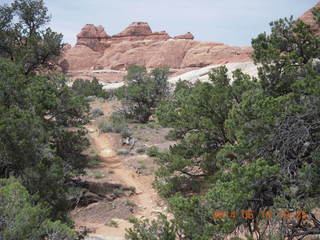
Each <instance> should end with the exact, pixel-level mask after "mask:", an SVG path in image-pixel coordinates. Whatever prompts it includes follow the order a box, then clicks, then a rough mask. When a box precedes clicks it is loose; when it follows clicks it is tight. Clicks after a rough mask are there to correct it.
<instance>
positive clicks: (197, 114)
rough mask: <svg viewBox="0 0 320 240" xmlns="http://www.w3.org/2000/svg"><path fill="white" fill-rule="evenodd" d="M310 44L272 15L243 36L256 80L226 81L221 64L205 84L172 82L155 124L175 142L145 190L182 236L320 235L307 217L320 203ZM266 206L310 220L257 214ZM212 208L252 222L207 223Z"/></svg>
mask: <svg viewBox="0 0 320 240" xmlns="http://www.w3.org/2000/svg"><path fill="white" fill-rule="evenodd" d="M313 12H314V13H315V15H316V16H315V18H316V20H318V18H319V9H314V11H313ZM319 41H320V40H319V38H318V37H316V36H315V35H314V34H313V32H312V30H311V29H310V27H309V26H308V25H306V24H305V23H303V22H301V21H300V20H297V21H293V20H292V19H280V20H278V21H275V22H273V23H271V34H269V35H268V34H266V33H264V34H260V35H259V36H258V37H257V38H255V39H253V40H252V46H253V48H254V54H253V57H254V60H255V62H256V63H257V64H259V65H258V66H259V76H258V78H257V79H254V78H253V79H251V78H250V77H249V76H247V75H245V74H243V73H241V71H239V70H237V71H235V72H234V73H233V81H231V79H229V78H228V76H227V70H226V68H225V67H220V68H217V69H215V70H213V71H212V73H211V74H210V80H211V82H208V83H200V82H196V83H195V84H188V83H186V82H179V83H178V85H177V87H176V90H175V91H174V93H173V94H172V96H170V98H169V100H168V101H165V102H162V103H161V104H160V107H159V109H158V110H157V112H156V115H157V118H158V120H159V122H160V123H161V124H162V125H163V126H166V127H171V128H173V130H172V131H171V133H170V135H171V136H174V137H175V139H177V140H178V143H177V144H176V145H174V146H172V147H170V149H169V151H168V152H167V153H161V154H158V156H157V157H158V163H159V165H160V168H159V169H158V171H157V172H156V175H157V178H156V181H155V182H154V185H155V187H156V188H157V189H158V191H159V193H160V194H161V195H162V196H164V197H167V198H169V203H170V211H171V212H172V213H173V214H174V217H175V224H176V226H177V227H178V229H179V231H181V232H182V233H183V234H184V236H186V239H212V238H213V239H224V238H225V237H226V235H228V234H230V233H234V231H235V230H236V229H237V228H244V229H246V230H247V231H248V233H249V234H248V236H247V238H248V239H252V236H259V239H284V238H288V239H293V238H294V237H298V238H300V237H301V238H303V237H305V236H307V235H316V234H319V233H320V229H319V226H317V224H314V223H316V222H318V221H319V219H318V217H317V216H314V215H312V214H311V213H310V212H311V210H313V209H315V208H317V206H318V202H319V199H320V191H319V190H318V187H317V186H318V185H319V183H320V177H319V174H318V172H319V170H320V162H319V156H320V155H319V152H320V151H319V144H320V127H319V122H320V112H319V108H318V107H317V106H319V104H320V67H319V66H320V64H319V61H318V60H317V59H318V58H319V53H320V52H319V49H320V48H319ZM197 183H198V186H199V188H200V189H199V190H198V191H196V190H197V189H195V188H192V187H191V186H193V185H194V184H197ZM176 192H179V193H180V194H179V195H175V196H174V197H172V195H173V194H174V193H176ZM270 209H271V210H274V211H278V210H279V209H293V210H295V211H296V210H305V211H306V212H307V214H308V216H309V218H310V219H311V220H312V221H308V222H307V221H304V220H301V221H300V220H299V219H298V218H296V219H294V220H292V219H291V221H283V219H281V217H279V215H276V216H275V218H273V219H272V220H266V219H261V218H259V217H258V216H259V212H261V211H262V210H270ZM213 210H224V211H229V212H230V211H232V210H236V211H243V210H251V211H253V213H254V216H255V217H254V218H253V219H245V220H243V219H239V218H238V219H235V218H232V219H231V218H225V219H223V220H214V219H211V218H210V216H208V214H209V213H210V212H212V211H213ZM238 213H239V212H238ZM289 222H290V223H289ZM198 230H199V231H198Z"/></svg>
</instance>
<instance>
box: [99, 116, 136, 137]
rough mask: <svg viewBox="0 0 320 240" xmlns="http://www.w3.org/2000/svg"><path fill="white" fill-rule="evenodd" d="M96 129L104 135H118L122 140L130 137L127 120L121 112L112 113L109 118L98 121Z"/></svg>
mask: <svg viewBox="0 0 320 240" xmlns="http://www.w3.org/2000/svg"><path fill="white" fill-rule="evenodd" d="M98 127H99V129H100V130H101V131H102V132H104V133H106V132H115V133H120V134H121V136H122V137H123V138H126V137H130V136H131V132H130V130H129V127H128V122H127V118H126V116H125V114H123V113H122V112H114V113H112V115H111V116H110V117H109V118H106V119H102V120H100V121H99V122H98Z"/></svg>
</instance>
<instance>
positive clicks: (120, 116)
mask: <svg viewBox="0 0 320 240" xmlns="http://www.w3.org/2000/svg"><path fill="white" fill-rule="evenodd" d="M109 120H110V123H111V125H112V129H113V132H116V133H121V131H123V130H124V129H126V128H128V122H127V119H126V116H125V114H124V113H122V112H114V113H112V115H111V116H110V118H109Z"/></svg>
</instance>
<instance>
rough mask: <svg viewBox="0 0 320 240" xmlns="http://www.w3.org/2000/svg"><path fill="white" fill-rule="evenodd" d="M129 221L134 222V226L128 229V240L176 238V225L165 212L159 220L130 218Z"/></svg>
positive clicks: (165, 239)
mask: <svg viewBox="0 0 320 240" xmlns="http://www.w3.org/2000/svg"><path fill="white" fill-rule="evenodd" d="M129 221H130V222H131V223H132V224H133V227H132V228H129V229H127V230H126V232H127V233H126V239H128V240H175V239H176V231H175V226H174V225H173V223H172V222H170V221H168V220H167V217H166V216H165V215H163V214H160V215H159V216H158V218H157V220H152V221H149V220H148V219H146V220H139V219H137V218H130V219H129Z"/></svg>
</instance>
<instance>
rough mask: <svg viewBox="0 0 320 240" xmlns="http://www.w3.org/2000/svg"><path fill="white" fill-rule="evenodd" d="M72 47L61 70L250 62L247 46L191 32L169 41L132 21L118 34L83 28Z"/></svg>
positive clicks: (87, 27) (90, 27)
mask: <svg viewBox="0 0 320 240" xmlns="http://www.w3.org/2000/svg"><path fill="white" fill-rule="evenodd" d="M77 37H78V41H77V44H76V46H75V47H73V48H71V49H66V50H65V52H64V55H63V59H62V63H63V64H61V65H62V66H64V67H63V68H64V71H75V70H89V69H105V70H107V69H112V70H125V69H126V68H127V67H128V66H129V65H132V64H138V65H144V66H146V67H147V68H156V67H169V68H171V69H180V70H181V69H185V68H199V67H204V66H208V65H213V64H220V63H226V62H237V61H251V58H250V56H251V53H252V49H251V48H250V47H231V46H226V45H224V44H222V43H213V42H212V43H204V42H199V41H194V40H193V39H194V36H193V35H192V34H191V33H187V34H184V35H180V36H176V37H175V38H170V36H169V35H168V33H167V32H165V31H162V32H152V30H151V28H150V26H149V25H148V24H147V23H144V22H135V23H132V24H131V25H130V26H129V27H127V28H126V29H125V30H124V31H122V32H120V33H119V34H116V35H113V36H111V37H110V36H108V35H107V34H106V33H105V31H104V29H103V27H101V26H99V27H95V26H94V25H86V26H85V27H84V28H83V29H82V30H81V32H80V33H79V34H78V36H77Z"/></svg>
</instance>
